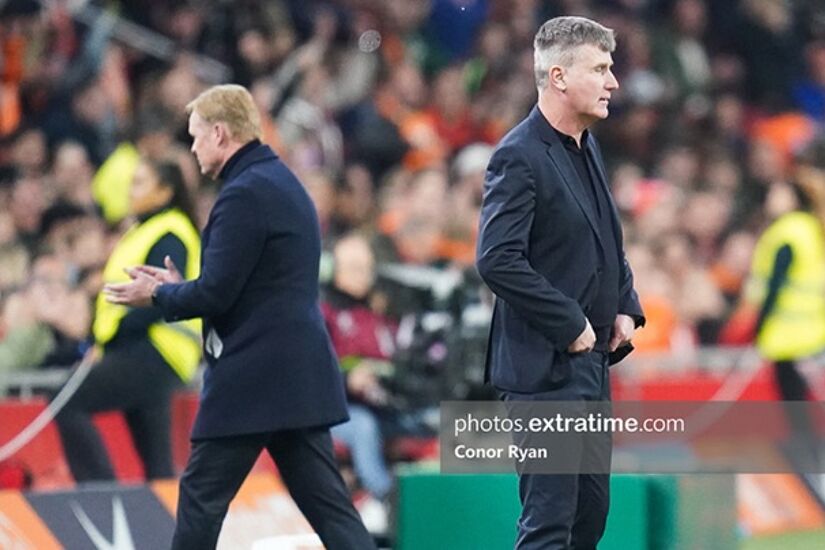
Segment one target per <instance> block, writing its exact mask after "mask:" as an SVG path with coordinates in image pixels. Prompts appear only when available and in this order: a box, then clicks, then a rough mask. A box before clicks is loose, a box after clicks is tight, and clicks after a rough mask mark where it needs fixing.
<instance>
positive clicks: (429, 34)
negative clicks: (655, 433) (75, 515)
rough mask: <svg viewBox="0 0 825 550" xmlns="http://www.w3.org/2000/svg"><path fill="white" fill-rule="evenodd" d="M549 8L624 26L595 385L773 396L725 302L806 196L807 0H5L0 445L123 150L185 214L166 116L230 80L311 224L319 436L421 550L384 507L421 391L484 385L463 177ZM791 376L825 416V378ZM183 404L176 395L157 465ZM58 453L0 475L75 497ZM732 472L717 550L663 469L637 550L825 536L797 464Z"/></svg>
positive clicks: (115, 197)
mask: <svg viewBox="0 0 825 550" xmlns="http://www.w3.org/2000/svg"><path fill="white" fill-rule="evenodd" d="M556 15H585V16H588V17H591V18H594V19H596V20H597V21H599V22H601V23H603V24H604V25H606V26H608V27H610V28H613V29H615V30H616V32H617V42H618V47H617V50H616V52H615V53H614V54H613V57H614V61H615V67H614V72H615V73H616V75H617V78H618V80H619V83H620V85H621V87H620V89H619V90H618V91H617V92H615V93H614V94H613V99H612V100H611V106H610V107H611V108H610V111H611V114H610V117H609V119H607V120H606V121H603V122H600V123H599V124H597V125H596V126H595V127H594V129H593V131H594V133H595V134H596V135H597V137H598V139H599V141H600V143H601V146H602V149H603V152H604V157H605V160H606V162H607V165H608V170H609V176H610V181H611V184H612V190H613V194H614V197H615V199H616V203H617V205H618V207H619V210H620V214H621V217H622V223H623V226H624V232H625V243H626V251H627V255H628V259H629V261H630V263H631V265H632V267H633V270H634V273H635V279H636V288H637V290H638V292H639V294H640V296H641V300H642V304H643V307H644V309H645V312H646V315H647V326H646V327H645V328H644V329H643V330H640V331H638V332H637V335H636V338H635V339H634V344H635V345H636V348H637V351H636V352H635V354H634V355H633V356H632V358H631V359H629V360H627V361H625V362H624V363H622V365H621V366H620V367H618V368H616V369H614V370H613V373H612V374H613V377H614V378H613V384H614V397H615V398H617V399H628V400H643V399H658V400H662V399H665V400H667V399H670V400H727V401H736V400H740V399H762V400H774V399H778V398H779V393H778V390H777V388H776V384H775V382H774V378H773V376H772V374H771V371H770V369H769V368H768V365H766V364H764V362H763V361H761V360H760V359H759V357H758V356H756V355H754V354H753V353H752V351H751V343H752V338H753V334H752V333H753V323H754V312H753V308H752V307H748V304H746V303H745V302H744V300H743V299H742V296H743V288H744V286H745V283H746V281H747V279H748V274H749V272H750V270H751V259H752V252H753V248H754V246H755V243H756V241H757V239H758V237H759V235H760V234H761V232H762V231H763V230H764V229H765V228H766V227H767V226H768V225H769V224H770V222H772V221H773V220H775V219H776V218H777V217H778V216H780V215H781V214H783V213H786V212H788V211H791V210H793V209H795V208H797V207H798V204H797V202H796V201H797V199H796V195H795V193H794V191H793V185H792V179H793V174H794V155H795V153H796V152H798V151H799V150H800V149H801V148H803V147H804V146H805V145H807V144H808V143H809V142H810V141H811V140H812V139H813V138H814V137H815V136H817V135H818V134H819V133H820V132H821V131H822V129H823V124H825V4H823V3H822V2H821V1H820V0H714V1H710V0H566V1H565V0H558V1H538V0H384V1H377V0H340V1H311V0H269V1H264V0H238V1H226V0H212V1H209V0H204V1H197V0H194V1H177V2H169V1H165V0H142V1H140V2H138V1H127V0H121V1H110V2H103V1H84V0H66V1H61V0H51V1H46V0H44V1H29V0H5V1H4V0H0V396H2V395H4V396H5V398H4V399H2V400H0V445H2V443H3V442H5V441H8V440H10V439H11V438H12V437H13V436H14V435H15V434H16V433H18V432H19V431H20V429H21V428H22V427H24V426H26V425H27V424H28V423H29V422H30V421H31V419H32V418H34V416H36V415H37V414H39V412H40V411H42V410H43V408H44V406H45V404H46V402H47V400H48V396H49V395H51V394H52V393H53V392H54V391H56V390H57V389H59V388H60V387H61V385H62V384H63V382H64V380H65V379H66V376H67V375H68V373H69V372H70V369H71V368H72V366H73V365H75V364H77V362H78V361H79V360H80V358H81V357H82V356H83V354H84V353H85V351H86V350H87V349H88V347H89V346H90V344H91V338H90V333H89V328H90V324H91V320H92V316H93V311H94V308H93V303H94V299H95V297H96V295H97V293H98V292H99V290H100V286H101V283H100V281H101V271H102V267H103V265H104V263H105V261H106V259H107V257H108V255H109V252H110V251H111V249H112V246H113V245H114V243H115V242H116V241H117V239H118V238H119V237H120V236H121V235H122V234H123V231H124V230H125V229H126V228H127V227H128V226H129V225H130V224H131V223H132V220H131V219H130V218H129V216H128V208H127V205H128V194H129V186H130V185H131V181H132V175H133V173H134V170H135V167H136V165H137V159H139V158H140V157H147V158H164V159H169V158H172V159H174V160H175V161H176V162H177V163H179V165H180V168H181V170H182V172H183V174H184V177H185V179H186V183H187V185H188V186H189V188H190V189H191V191H192V192H193V193H194V194H195V197H196V202H197V211H198V214H199V222H200V224H201V225H203V224H204V223H205V221H206V218H207V214H208V212H209V208H210V207H211V204H212V202H213V200H214V197H215V195H216V192H217V190H218V187H217V185H216V183H215V182H211V181H206V180H202V178H201V176H200V175H199V173H198V170H197V166H196V164H195V162H194V159H193V157H192V156H191V155H190V154H189V152H188V148H189V145H190V140H189V137H188V135H187V133H186V119H187V116H186V113H185V110H184V107H185V105H186V103H188V102H189V101H190V100H191V99H192V98H194V97H195V96H196V95H197V94H198V93H199V92H200V91H202V90H203V89H205V88H206V87H208V86H210V85H212V84H216V83H223V82H236V83H239V84H242V85H244V86H247V87H248V88H249V89H250V90H251V91H252V93H253V95H254V97H255V100H256V102H257V103H258V106H259V108H260V111H261V113H262V117H263V126H264V141H265V142H266V143H268V144H270V145H271V146H272V147H273V148H274V149H275V151H276V152H277V153H278V154H279V155H280V156H281V157H282V158H283V160H284V161H285V162H286V164H287V165H288V166H290V167H291V168H292V169H293V170H294V171H295V172H296V173H297V174H298V175H299V178H300V179H301V181H302V182H303V183H304V184H305V185H306V187H307V190H308V192H309V194H310V195H311V197H312V199H313V201H314V202H315V206H316V208H317V210H318V214H319V218H320V222H321V229H322V234H323V239H324V249H325V251H324V257H323V261H322V273H321V281H322V286H323V292H322V296H323V309H324V314H325V317H326V319H327V324H328V327H329V329H330V333H331V335H332V338H333V343H334V344H335V347H336V350H337V351H338V353H339V356H340V357H341V364H342V369H343V370H344V372H345V375H346V377H347V386H348V390H349V393H350V398H351V401H352V403H353V405H352V410H351V412H353V411H354V414H353V418H355V417H356V416H357V417H358V418H359V419H361V420H363V422H364V424H363V425H361V426H362V428H361V431H359V430H355V434H353V433H345V432H342V433H340V434H339V437H338V438H337V439H339V454H340V455H341V460H342V463H343V464H344V466H345V467H346V468H347V469H348V471H350V472H351V475H349V479H350V481H351V484H352V486H353V489H354V490H355V492H356V500H357V501H358V503H359V506H360V508H361V509H362V514H364V515H367V514H369V513H373V512H374V514H375V517H376V518H377V519H376V521H377V522H378V523H377V525H378V526H377V527H376V530H377V531H380V532H382V533H383V534H387V533H390V535H392V533H395V539H396V541H397V546H398V547H406V548H416V547H418V548H426V547H433V546H426V545H424V543H411V542H406V543H405V542H403V540H401V539H402V538H403V536H407V535H408V534H409V532H414V531H415V529H414V528H413V527H411V526H410V525H412V524H410V523H407V524H404V523H403V522H404V521H407V522H409V521H413V520H410V519H409V518H408V517H407V515H405V514H409V510H410V508H409V506H412V507H415V506H419V504H415V502H418V501H415V499H414V498H413V497H410V496H409V495H410V494H411V493H410V492H409V491H408V492H407V497H408V498H407V500H405V499H404V498H400V499H399V498H397V497H396V496H393V495H397V494H398V493H399V491H400V490H401V489H403V487H404V483H406V481H405V482H404V483H402V482H400V481H399V479H400V478H399V475H400V474H399V472H402V471H403V472H406V473H405V475H406V476H412V477H408V478H404V479H408V480H409V479H412V478H413V477H414V476H415V472H424V473H422V474H420V475H422V476H425V477H426V475H427V474H426V472H431V471H432V463H433V461H437V458H438V446H437V438H436V437H435V436H436V432H437V428H438V404H439V402H440V401H443V400H450V399H453V400H457V399H483V398H488V397H491V394H490V392H489V389H488V388H486V387H485V386H484V385H483V383H482V382H483V368H484V363H483V361H484V351H485V346H486V338H487V330H488V325H489V318H490V312H491V305H492V296H491V295H490V294H489V292H488V291H486V290H485V289H484V288H483V285H482V284H481V282H480V280H479V278H478V276H477V274H476V273H475V269H474V267H473V259H474V247H475V239H476V235H477V231H478V227H477V223H478V213H479V206H480V203H481V194H482V185H483V180H484V172H485V168H486V164H487V161H488V160H489V157H490V154H491V151H492V147H493V146H494V144H495V143H496V142H497V141H498V140H499V139H500V138H501V137H502V136H503V135H504V134H505V133H506V132H507V131H508V130H509V129H510V128H511V127H512V126H514V125H515V124H516V123H517V122H518V121H520V120H521V119H522V118H523V117H524V116H525V115H526V114H527V113H528V112H529V110H530V108H531V107H532V106H533V104H534V102H535V100H536V90H535V84H534V77H533V53H532V40H533V36H534V34H535V32H536V30H537V29H538V28H539V26H540V25H541V24H542V23H543V22H544V21H545V20H546V19H548V18H550V17H553V16H556ZM802 371H803V373H804V374H805V376H806V378H807V380H808V384H809V389H810V393H811V397H812V398H813V399H815V400H823V399H825V397H823V396H825V374H823V373H824V372H825V371H823V367H822V366H821V365H820V364H818V363H817V362H816V361H811V362H808V363H806V364H805V365H803V368H802ZM196 395H197V387H192V388H189V389H188V390H187V391H185V392H182V393H181V394H180V395H178V396H177V397H176V400H175V407H174V410H173V412H174V415H173V417H174V418H173V438H174V442H173V449H174V455H175V456H174V458H175V463H176V464H177V465H178V468H180V467H181V465H182V464H184V463H185V458H186V453H187V452H188V436H187V433H188V429H189V426H190V425H191V420H192V418H193V416H192V415H193V414H194V410H195V408H196V406H197V399H196ZM97 422H98V424H99V426H101V428H102V430H103V431H104V435H105V437H106V439H107V445H108V446H109V448H110V450H111V452H112V456H113V461H114V463H115V469H116V470H117V472H118V477H119V479H120V480H121V481H123V482H127V483H128V482H135V481H140V480H141V479H142V470H141V466H140V464H139V461H137V460H136V458H135V455H134V452H133V451H132V450H131V449H130V443H129V440H128V435H126V433H125V431H124V428H123V425H122V421H121V420H119V419H118V418H117V417H116V415H115V416H112V415H109V416H107V415H103V416H102V417H101V418H99V419H98V420H97ZM364 426H366V428H364ZM363 430H366V432H365V431H363ZM370 430H372V432H374V433H372V436H371V437H365V436H364V434H365V433H368V432H370ZM350 432H352V431H350ZM359 435H360V437H359ZM365 439H366V441H365ZM359 446H366V447H368V448H369V447H370V446H372V447H375V446H378V448H380V449H381V452H380V455H381V456H380V457H378V458H376V457H375V456H373V457H372V459H369V458H368V459H366V460H367V462H366V463H364V462H363V460H364V459H363V458H359V456H361V455H360V453H358V452H353V448H355V447H359ZM61 454H62V449H61V447H60V443H59V440H58V439H57V437H56V436H55V434H54V428H53V427H51V426H48V427H47V428H46V429H45V430H44V431H43V432H41V433H40V434H39V435H38V436H37V437H36V438H35V439H34V440H33V441H32V443H31V444H30V445H28V446H26V447H25V448H24V449H22V450H21V451H19V452H18V453H15V454H14V455H12V456H11V457H7V460H6V461H5V462H2V463H0V468H4V470H2V471H0V474H2V475H0V486H5V487H9V488H14V489H35V490H47V489H50V490H54V489H65V488H68V487H71V486H72V485H73V481H72V478H71V476H70V475H69V473H68V470H67V468H66V466H65V463H64V462H63V461H62V458H61ZM376 460H377V463H376ZM260 469H262V470H267V469H268V470H271V465H268V466H267V465H265V464H264V465H261V466H260ZM725 480H726V481H725V482H724V483H722V482H720V481H719V480H717V481H712V480H711V481H710V482H709V483H710V486H711V487H717V490H718V487H719V486H724V487H727V489H726V490H725V491H723V492H722V493H723V494H722V496H721V497H720V498H721V499H722V500H721V501H720V502H723V504H721V505H720V506H721V507H722V508H724V509H726V510H727V511H728V512H730V513H731V514H732V518H733V519H731V522H730V524H729V525H727V526H722V527H720V528H721V529H723V530H725V529H726V530H727V531H725V532H729V533H730V534H731V535H730V538H724V537H723V538H722V539H717V540H725V541H728V542H724V543H722V542H719V543H716V545H714V544H711V543H697V542H696V541H695V540H694V539H690V537H689V536H688V535H687V534H686V533H687V532H688V531H689V530H698V531H702V530H703V529H705V530H707V531H709V532H710V531H712V529H711V527H709V526H710V525H711V524H712V523H713V522H712V521H709V520H708V519H707V518H705V519H704V520H703V519H702V518H701V514H695V513H694V515H696V518H694V519H695V523H687V524H685V523H684V522H685V521H687V520H686V519H685V518H686V517H688V516H690V510H693V511H694V512H695V510H696V509H697V508H696V507H697V506H698V507H699V508H701V506H702V505H703V504H702V502H701V501H702V499H701V497H696V496H695V495H696V494H701V493H702V491H703V490H704V489H702V490H699V489H696V487H692V486H690V483H691V482H690V481H689V480H688V481H685V480H684V479H681V480H680V479H675V480H673V485H672V486H671V485H668V486H667V487H669V489H667V490H666V491H665V492H666V493H667V495H670V496H668V497H667V498H669V499H672V502H673V503H674V509H673V510H674V511H673V513H672V517H671V520H670V521H672V524H673V529H672V530H671V531H670V532H669V534H665V535H661V534H660V535H659V538H656V537H654V536H653V535H650V538H648V539H646V540H648V542H647V543H645V544H646V545H643V546H638V547H639V548H717V547H718V548H730V547H736V546H737V545H739V544H741V545H743V546H742V547H744V548H773V547H774V546H772V544H775V545H777V547H784V548H821V547H825V530H823V528H824V526H825V515H824V514H823V510H825V508H823V506H824V505H823V495H825V493H823V491H822V488H821V486H820V484H819V482H818V479H816V476H805V475H796V474H787V475H775V476H761V475H740V476H736V477H730V479H728V478H727V477H726V478H725ZM413 483H414V481H413ZM479 483H485V482H484V480H483V479H480V481H479ZM622 483H624V482H622ZM639 483H647V482H645V481H640V482H639ZM668 483H670V482H668ZM685 483H687V486H686V487H685V486H683V485H684V484H685ZM697 483H698V482H697ZM725 483H727V485H725ZM720 484H721V485H720ZM508 490H509V489H508ZM634 490H635V489H634ZM692 491H693V492H692ZM697 491H698V492H697ZM631 492H632V490H631ZM425 493H426V492H425ZM425 493H422V494H425ZM432 494H435V493H432ZM691 495H694V496H693V497H691ZM402 496H403V495H402ZM507 498H510V497H509V496H508V497H507ZM621 498H622V497H621V495H618V496H616V497H614V499H621ZM691 498H692V499H693V500H691ZM410 499H412V500H410ZM408 501H409V502H408ZM405 502H406V503H407V504H404V503H405ZM691 502H692V504H691ZM402 505H404V506H408V508H407V509H406V510H398V508H399V507H400V506H402ZM444 505H445V506H447V507H449V502H445V503H444ZM677 505H678V506H677ZM704 505H707V503H705V504H704ZM422 506H423V505H422ZM628 506H629V505H628ZM679 506H683V507H685V508H679ZM691 506H693V508H690V507H691ZM370 510H372V512H370ZM639 510H641V509H639ZM680 510H688V511H687V512H684V511H682V512H680ZM651 513H652V512H651ZM639 514H641V515H644V513H643V512H641V511H640V512H639ZM413 515H414V514H413ZM690 517H692V516H690ZM393 518H395V519H393ZM405 518H406V519H405ZM508 518H509V516H508ZM511 519H512V518H509V519H508V520H507V521H511ZM691 521H693V520H691ZM388 522H389V523H388ZM394 522H395V525H393V523H394ZM703 522H705V523H703ZM447 523H448V522H447ZM405 525H406V527H405ZM453 525H455V524H453ZM507 528H508V529H510V527H507ZM651 528H652V527H651V526H649V525H648V526H647V527H645V528H644V529H646V531H645V532H646V533H648V534H649V533H650V529H651ZM507 534H508V536H512V534H513V531H508V533H507ZM409 536H415V535H409ZM444 536H448V535H444ZM627 536H628V537H632V535H627ZM645 536H646V537H647V536H648V535H645ZM680 537H681V538H680ZM783 537H784V538H783ZM390 538H392V537H390ZM487 540H488V541H489V540H490V539H487ZM617 540H618V539H617ZM628 540H629V539H625V540H624V542H623V543H617V544H618V545H617V546H615V547H616V548H632V547H637V546H631V545H630V542H628ZM689 540H694V542H692V543H688V542H686V541H689ZM650 541H660V542H650ZM662 541H664V542H662ZM679 541H682V542H679ZM730 541H733V542H730ZM607 542H608V543H610V542H609V541H607ZM610 544H612V543H610ZM662 544H664V546H662ZM731 544H732V545H733V546H730V545H731ZM0 546H2V545H0ZM441 547H444V548H446V547H450V548H457V547H458V546H451V545H449V544H446V543H445V544H444V545H443V546H441ZM476 547H477V548H481V547H484V546H476ZM489 547H491V548H493V547H495V546H489Z"/></svg>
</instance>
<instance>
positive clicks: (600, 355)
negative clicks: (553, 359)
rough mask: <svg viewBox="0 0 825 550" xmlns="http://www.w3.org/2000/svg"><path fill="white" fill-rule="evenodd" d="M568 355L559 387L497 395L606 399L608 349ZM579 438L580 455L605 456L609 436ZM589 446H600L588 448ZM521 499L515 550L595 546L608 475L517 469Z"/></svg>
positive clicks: (606, 500)
mask: <svg viewBox="0 0 825 550" xmlns="http://www.w3.org/2000/svg"><path fill="white" fill-rule="evenodd" d="M570 357H571V359H570V360H571V365H570V366H571V373H572V374H571V377H570V381H569V382H568V383H567V384H565V385H564V386H563V387H562V388H559V389H557V390H553V391H548V392H542V393H531V394H522V393H515V392H506V391H503V392H500V394H501V398H502V399H504V400H505V401H510V400H518V401H609V400H610V378H609V367H608V356H607V353H604V352H590V353H582V354H574V355H571V356H570ZM583 441H584V442H587V443H586V444H583V445H582V448H581V449H580V450H579V452H580V453H581V456H582V457H584V456H585V454H586V453H600V455H601V456H604V455H605V453H607V454H608V456H609V452H610V449H609V447H610V446H611V442H610V441H611V440H610V437H609V434H607V435H606V437H605V438H594V437H587V438H584V439H583ZM588 445H591V446H592V445H598V446H599V448H598V449H596V448H592V449H591V448H588ZM605 446H607V448H605ZM582 462H583V463H584V462H586V459H584V458H583V459H582ZM608 466H609V463H608ZM519 497H520V499H521V505H522V512H521V516H520V517H519V520H518V535H517V538H516V544H515V548H516V549H518V550H572V549H574V550H595V548H596V544H597V543H598V542H599V540H600V539H601V538H602V535H604V529H605V526H606V524H607V513H608V509H609V506H610V474H609V473H581V474H532V473H520V474H519Z"/></svg>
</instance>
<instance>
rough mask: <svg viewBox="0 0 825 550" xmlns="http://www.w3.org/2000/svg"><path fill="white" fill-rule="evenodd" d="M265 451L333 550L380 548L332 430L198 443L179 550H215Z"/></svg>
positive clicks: (185, 481)
mask: <svg viewBox="0 0 825 550" xmlns="http://www.w3.org/2000/svg"><path fill="white" fill-rule="evenodd" d="M263 449H266V450H267V452H268V453H269V455H270V456H271V457H272V459H273V460H274V461H275V464H276V465H277V467H278V472H279V473H280V475H281V479H282V480H283V482H284V485H286V488H287V489H288V490H289V494H290V495H291V496H292V498H293V500H294V501H295V503H296V504H297V505H298V508H299V509H300V510H301V512H302V513H303V514H304V517H306V518H307V520H308V521H309V523H310V525H312V528H313V529H314V530H315V532H316V533H318V536H319V537H320V538H321V541H322V542H323V543H324V546H325V547H326V548H327V550H362V549H371V548H375V545H374V543H373V540H372V538H371V537H370V535H369V533H367V530H366V529H365V528H364V525H363V524H362V523H361V518H360V517H359V516H358V513H357V512H356V511H355V508H354V507H353V505H352V500H351V496H350V494H349V491H348V490H347V488H346V486H345V485H344V480H343V479H342V478H341V474H340V473H339V471H338V464H337V463H336V461H335V456H334V454H333V448H332V438H331V437H330V435H329V429H328V428H311V429H303V430H286V431H279V432H272V433H263V434H249V435H239V436H232V437H220V438H214V439H199V440H195V441H193V442H192V454H191V456H190V457H189V463H188V464H187V466H186V471H185V472H184V473H183V477H182V478H181V481H180V496H179V500H178V516H177V527H176V529H175V537H174V540H173V542H172V548H173V549H175V550H207V549H210V548H215V546H216V544H217V542H218V535H219V534H220V531H221V525H222V524H223V520H224V517H225V516H226V510H227V508H228V507H229V503H230V502H231V500H232V498H233V497H234V496H235V494H236V493H237V492H238V489H239V488H240V486H241V484H242V483H243V481H244V479H245V478H246V476H247V474H248V473H249V470H250V469H251V468H252V466H253V465H254V464H255V461H256V460H257V458H258V455H260V453H261V451H262V450H263Z"/></svg>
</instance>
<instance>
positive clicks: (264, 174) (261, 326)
mask: <svg viewBox="0 0 825 550" xmlns="http://www.w3.org/2000/svg"><path fill="white" fill-rule="evenodd" d="M224 181H225V182H224V185H223V187H222V188H221V191H220V193H219V194H218V197H217V200H216V202H215V206H214V207H213V208H212V212H211V213H210V215H209V221H208V223H207V225H206V228H205V229H204V232H203V254H202V259H201V275H200V277H198V279H196V280H194V281H187V282H184V283H181V284H164V285H162V286H161V287H159V289H158V292H157V297H156V299H155V301H156V303H157V304H158V305H160V307H161V308H162V309H163V312H164V316H165V318H166V319H167V320H170V321H171V320H178V319H188V318H191V317H203V320H204V324H203V336H204V349H205V351H206V353H205V357H206V360H207V363H208V366H207V369H206V371H205V373H204V377H203V390H202V392H201V402H200V410H199V411H198V416H197V418H196V420H195V426H194V429H193V433H192V438H193V439H198V438H204V437H219V436H225V435H238V434H247V433H257V432H269V431H276V430H284V429H293V428H303V427H310V426H324V425H332V424H336V423H339V422H343V421H345V420H346V419H347V412H346V400H345V397H344V388H343V383H342V379H341V375H340V373H339V370H338V364H337V361H336V358H335V355H334V351H333V349H332V345H331V343H330V340H329V336H328V334H327V331H326V328H325V325H324V319H323V317H322V315H321V311H320V309H319V306H318V263H319V261H320V260H319V259H320V253H321V237H320V230H319V226H318V218H317V215H316V213H315V208H314V207H313V205H312V202H311V201H310V198H309V196H308V195H307V193H306V191H305V190H304V188H303V186H302V185H301V183H300V182H299V181H298V180H297V178H296V177H295V176H294V175H293V174H292V172H290V171H289V169H288V168H287V167H286V166H285V165H284V164H283V163H282V162H281V161H280V160H279V159H278V157H277V156H276V155H275V153H274V152H273V151H272V150H271V149H270V148H269V147H268V146H266V145H258V146H257V147H254V148H252V149H251V150H248V151H244V152H242V154H241V156H240V157H239V158H238V159H237V162H235V163H233V165H232V166H231V168H230V169H229V173H228V174H226V175H225V179H224Z"/></svg>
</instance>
